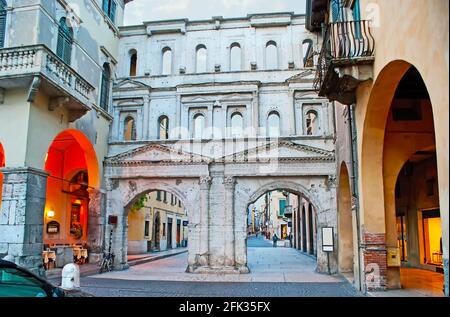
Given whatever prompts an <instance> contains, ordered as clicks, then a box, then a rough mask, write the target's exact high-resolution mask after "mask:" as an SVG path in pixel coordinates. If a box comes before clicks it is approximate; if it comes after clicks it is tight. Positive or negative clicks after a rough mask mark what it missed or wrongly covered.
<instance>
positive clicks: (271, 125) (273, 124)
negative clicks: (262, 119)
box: [267, 111, 280, 137]
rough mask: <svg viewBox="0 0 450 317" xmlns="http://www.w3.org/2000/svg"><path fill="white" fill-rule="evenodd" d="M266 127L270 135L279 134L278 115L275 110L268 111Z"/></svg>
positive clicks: (275, 135)
mask: <svg viewBox="0 0 450 317" xmlns="http://www.w3.org/2000/svg"><path fill="white" fill-rule="evenodd" d="M267 129H268V135H269V136H270V137H277V136H280V115H279V114H278V112H276V111H272V112H271V113H269V116H268V117H267Z"/></svg>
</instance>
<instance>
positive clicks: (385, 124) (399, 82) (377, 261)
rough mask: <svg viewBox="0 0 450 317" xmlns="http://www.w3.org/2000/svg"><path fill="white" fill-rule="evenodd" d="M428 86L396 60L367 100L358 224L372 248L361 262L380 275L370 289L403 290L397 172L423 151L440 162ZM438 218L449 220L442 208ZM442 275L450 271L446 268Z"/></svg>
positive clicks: (442, 181) (411, 68)
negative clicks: (359, 218)
mask: <svg viewBox="0 0 450 317" xmlns="http://www.w3.org/2000/svg"><path fill="white" fill-rule="evenodd" d="M426 84H427V83H425V82H424V81H423V78H422V75H421V74H420V73H419V70H417V69H416V68H415V67H414V65H412V64H410V63H408V62H406V61H403V60H396V61H393V62H390V63H389V64H388V65H386V66H385V67H384V68H383V69H382V71H381V72H380V74H379V75H378V78H377V80H376V82H375V83H374V85H373V87H372V91H371V92H370V95H369V96H368V103H367V108H366V109H365V117H364V126H363V130H362V135H361V136H362V139H361V152H360V158H359V161H360V162H361V174H360V175H361V177H360V186H361V193H360V195H361V207H362V208H361V216H362V218H361V220H362V223H361V225H362V229H363V232H362V243H363V244H365V245H367V244H372V245H373V246H374V247H376V248H372V249H369V248H365V249H363V258H364V267H365V268H366V270H367V268H370V267H372V266H373V265H376V266H377V267H378V269H379V272H380V274H379V279H377V281H378V282H377V283H375V284H372V283H370V282H368V281H366V287H367V288H368V289H385V288H399V287H401V282H400V266H401V264H400V263H399V260H398V262H397V261H392V259H398V258H399V252H398V251H399V250H398V249H399V247H398V241H397V240H398V232H397V228H396V227H397V223H396V215H397V214H398V213H401V211H399V210H398V209H397V207H396V195H395V192H396V190H395V188H396V182H397V177H398V175H399V172H400V170H401V169H402V167H403V166H404V164H405V162H406V161H408V160H410V158H411V157H414V156H416V158H415V159H416V160H417V155H421V154H420V153H423V152H426V151H428V152H429V151H434V153H435V155H436V154H438V155H437V158H438V160H437V161H441V160H442V157H440V156H439V154H440V155H441V156H442V153H440V150H441V149H439V148H438V147H437V146H436V144H437V143H436V141H435V133H436V132H435V131H436V130H435V125H434V122H435V120H434V119H435V118H434V116H435V115H436V114H435V113H434V111H433V110H434V107H433V103H432V96H430V95H429V92H428V88H427V85H426ZM394 109H397V110H396V112H394ZM399 109H400V110H399ZM402 109H403V110H402ZM414 109H416V110H414ZM424 149H425V150H424ZM375 166H377V167H380V168H374V167H375ZM436 169H437V170H439V168H436ZM440 176H441V175H440ZM446 184H448V176H444V177H443V178H439V179H438V187H439V192H440V193H442V192H443V191H448V187H447V189H446V188H445V186H446ZM442 186H444V188H442ZM441 196H442V195H440V197H439V200H440V202H441V203H440V204H441V205H442V202H443V206H448V205H447V202H448V197H445V198H443V197H441ZM441 215H442V218H443V219H444V220H448V210H447V209H446V208H445V207H444V208H443V209H442V210H441ZM444 223H447V224H448V221H447V222H445V221H443V222H442V228H441V229H442V234H443V242H444V243H443V245H444V248H443V254H444V259H445V258H446V254H447V257H448V225H444ZM445 242H447V243H445ZM388 253H389V257H388ZM444 262H445V260H444ZM444 271H448V267H447V266H446V265H445V264H444ZM447 274H448V273H447ZM362 278H364V277H363V276H362ZM447 279H448V278H447ZM447 283H448V282H447Z"/></svg>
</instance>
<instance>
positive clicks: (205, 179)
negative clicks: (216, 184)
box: [198, 176, 212, 189]
mask: <svg viewBox="0 0 450 317" xmlns="http://www.w3.org/2000/svg"><path fill="white" fill-rule="evenodd" d="M211 181H212V178H211V177H210V176H202V177H200V179H199V181H198V183H199V185H200V189H209V187H210V186H211Z"/></svg>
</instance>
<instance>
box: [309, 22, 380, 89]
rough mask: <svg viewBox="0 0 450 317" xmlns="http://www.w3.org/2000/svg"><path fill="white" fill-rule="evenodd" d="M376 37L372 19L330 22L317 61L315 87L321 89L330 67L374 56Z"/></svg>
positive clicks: (354, 62) (349, 63) (353, 62)
mask: <svg viewBox="0 0 450 317" xmlns="http://www.w3.org/2000/svg"><path fill="white" fill-rule="evenodd" d="M374 49H375V39H374V38H373V36H372V33H371V30H370V21H368V20H358V21H344V22H333V23H329V24H328V25H327V27H326V29H325V32H324V37H323V44H322V49H321V51H320V54H319V59H318V61H317V72H316V78H315V80H314V88H315V89H316V90H317V91H320V88H321V87H322V84H323V82H324V80H325V77H326V74H327V72H328V69H329V68H330V66H331V65H332V64H333V67H338V66H346V65H351V64H356V63H358V62H359V61H361V60H365V59H371V58H373V53H374Z"/></svg>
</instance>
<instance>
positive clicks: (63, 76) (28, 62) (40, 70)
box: [0, 45, 94, 108]
mask: <svg viewBox="0 0 450 317" xmlns="http://www.w3.org/2000/svg"><path fill="white" fill-rule="evenodd" d="M39 75H40V76H43V77H44V78H45V79H46V80H47V81H49V82H50V83H51V84H52V85H53V86H55V87H56V88H58V89H59V90H62V91H64V92H65V93H67V94H68V95H70V96H71V97H73V98H74V99H76V100H77V101H78V102H79V103H81V104H82V105H83V106H84V107H83V108H86V107H87V108H90V106H89V100H90V96H91V95H92V93H93V91H94V87H93V86H92V85H91V84H90V83H89V82H87V81H86V80H85V79H84V78H83V77H82V76H81V75H80V74H78V73H77V72H76V71H75V70H74V69H72V68H71V67H70V66H69V65H67V64H66V63H65V62H63V61H62V60H61V59H60V58H59V57H58V56H57V55H55V54H54V53H53V52H52V51H50V49H49V48H47V47H46V46H45V45H32V46H21V47H11V48H4V49H0V81H1V80H2V79H5V78H7V79H8V78H11V77H14V78H16V77H28V76H39ZM18 83H20V81H18Z"/></svg>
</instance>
